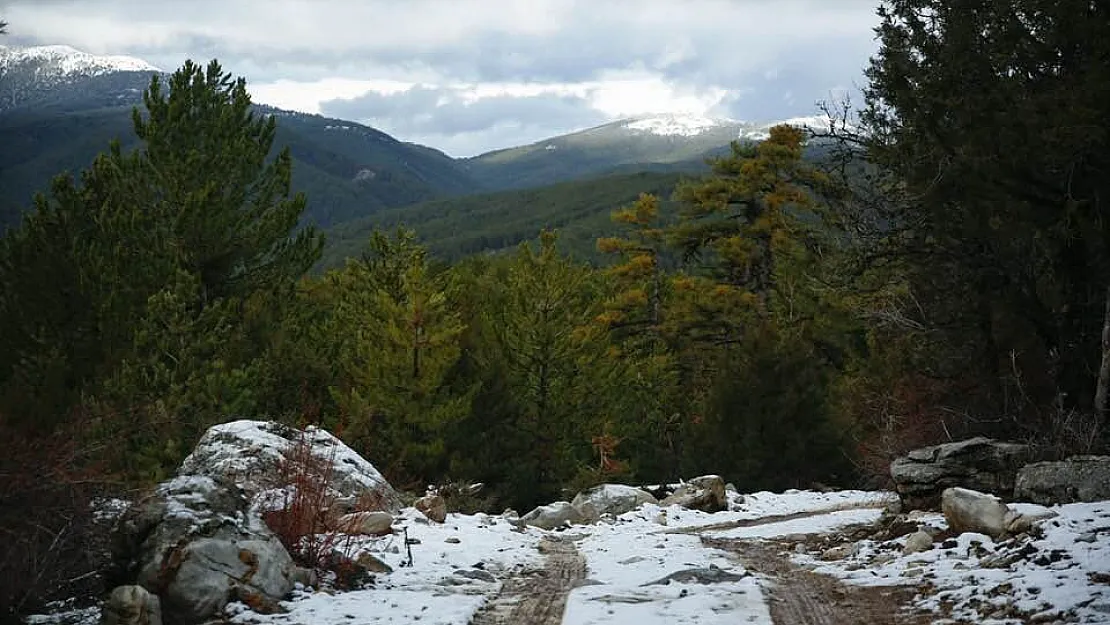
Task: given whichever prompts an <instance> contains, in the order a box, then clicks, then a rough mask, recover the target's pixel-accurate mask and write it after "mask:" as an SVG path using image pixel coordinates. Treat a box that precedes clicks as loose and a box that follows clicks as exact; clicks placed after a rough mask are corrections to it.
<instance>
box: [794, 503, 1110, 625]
mask: <svg viewBox="0 0 1110 625" xmlns="http://www.w3.org/2000/svg"><path fill="white" fill-rule="evenodd" d="M1011 507H1012V508H1015V509H1017V510H1018V511H1019V512H1025V513H1038V514H1040V513H1044V512H1047V511H1051V512H1055V513H1056V514H1057V516H1056V517H1054V518H1051V519H1047V520H1045V521H1042V522H1041V523H1039V528H1040V531H1039V532H1036V531H1035V532H1034V533H1033V534H1034V535H1033V536H1030V537H1028V538H1025V539H1022V538H1014V539H1008V540H1002V541H999V542H995V541H993V540H991V539H990V537H988V536H985V535H982V534H973V533H965V534H961V535H959V536H956V537H953V538H951V539H949V540H947V541H944V542H943V543H941V544H937V545H934V548H933V549H931V550H929V551H925V552H921V553H914V554H908V555H906V554H903V553H902V547H903V545H904V544H905V542H906V539H905V538H904V537H903V538H901V539H898V540H893V541H887V542H882V543H880V542H874V541H861V542H859V543H857V546H856V548H855V550H854V551H855V553H854V554H852V555H850V556H849V557H847V558H845V559H842V560H836V561H832V562H823V561H821V560H819V559H817V558H814V557H813V556H812V555H798V556H795V561H797V562H799V563H803V564H809V565H812V566H814V567H815V569H814V570H816V571H817V572H820V573H826V574H829V575H834V576H836V577H838V578H841V579H843V580H845V581H847V582H849V583H852V584H861V585H872V586H889V585H905V584H912V585H915V586H918V587H919V589H920V591H921V594H919V595H918V599H917V603H918V605H919V606H920V607H923V608H926V609H928V610H929V611H931V612H934V613H937V614H940V615H946V616H948V617H949V618H948V619H945V620H940V621H938V622H940V623H944V622H965V623H966V622H971V623H995V624H1003V623H1006V624H1009V623H1025V622H1035V623H1056V622H1078V623H1110V502H1098V503H1081V504H1068V505H1063V506H1055V507H1053V508H1049V509H1046V508H1043V507H1041V506H1035V505H1031V504H1012V505H1011ZM920 520H921V521H922V522H923V523H925V524H927V525H929V526H931V527H932V528H934V529H935V530H936V531H941V530H944V529H946V528H947V525H946V523H945V521H944V517H943V516H941V515H939V514H933V515H924V516H922V517H920ZM1037 535H1039V536H1040V537H1037Z"/></svg>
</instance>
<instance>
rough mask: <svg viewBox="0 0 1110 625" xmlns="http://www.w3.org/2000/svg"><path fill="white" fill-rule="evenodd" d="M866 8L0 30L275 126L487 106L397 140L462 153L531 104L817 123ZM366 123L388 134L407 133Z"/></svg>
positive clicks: (407, 11)
mask: <svg viewBox="0 0 1110 625" xmlns="http://www.w3.org/2000/svg"><path fill="white" fill-rule="evenodd" d="M877 3H878V0H835V1H834V0H589V1H587V0H190V1H189V2H184V1H183V0H176V1H175V0H8V1H7V2H6V3H4V6H5V8H4V9H2V12H3V13H4V18H5V20H6V21H8V22H11V26H10V27H9V31H10V33H11V34H10V37H9V39H10V40H11V42H12V43H16V44H44V43H65V44H69V45H72V46H74V47H77V48H81V49H85V50H88V51H90V52H95V53H101V54H129V55H133V56H137V57H140V58H143V59H145V60H147V61H149V62H151V63H153V64H155V65H158V66H160V67H165V68H174V67H177V66H179V65H180V64H181V63H182V62H183V61H184V60H185V58H192V59H193V60H196V61H202V62H203V61H206V60H208V59H210V58H219V59H220V60H221V62H222V63H223V65H224V67H225V68H226V69H228V70H229V71H231V72H233V73H235V74H237V75H243V76H246V77H247V79H248V83H249V85H250V89H251V91H252V93H253V94H254V96H255V99H256V100H258V101H261V102H266V103H270V104H274V105H276V106H281V107H283V108H291V109H295V110H302V111H308V112H322V111H323V109H324V108H326V107H325V103H327V102H333V101H344V100H346V101H352V102H358V101H360V100H359V98H361V97H363V96H366V95H367V94H377V95H386V96H400V94H402V93H403V92H405V91H406V90H411V89H413V88H416V87H418V86H419V87H422V88H426V89H432V90H438V91H436V93H437V94H438V97H439V98H441V99H440V100H437V101H435V102H432V103H431V107H430V108H427V109H426V110H423V111H422V113H421V114H422V115H425V116H431V118H432V119H431V122H433V123H434V122H436V121H437V119H436V116H437V115H438V116H441V118H440V119H439V120H438V121H439V123H440V125H441V126H442V127H443V128H444V129H447V128H458V127H460V124H457V123H454V121H453V120H451V119H447V118H443V117H442V116H445V115H464V116H466V115H472V114H473V113H474V110H467V109H465V108H459V107H460V106H464V107H465V105H467V104H468V103H469V104H470V105H474V104H478V103H481V102H483V101H484V102H485V104H482V106H486V107H487V109H483V110H488V105H489V104H490V102H491V101H492V102H496V105H497V107H496V108H497V110H498V111H501V112H503V114H504V116H505V117H504V119H501V120H498V121H497V123H495V124H491V125H490V126H489V127H488V128H487V129H485V130H466V131H458V136H455V135H449V134H442V135H436V134H434V133H432V134H423V135H419V136H401V137H400V138H402V139H405V140H420V138H421V137H422V138H428V137H431V138H433V139H435V140H437V141H440V142H441V143H440V144H435V145H436V147H441V148H444V149H446V148H445V146H446V145H448V144H450V145H451V146H453V147H452V148H451V149H452V150H454V151H456V152H459V151H462V152H466V151H469V150H470V149H472V148H477V147H478V146H482V147H484V146H489V145H492V144H493V143H495V142H497V141H508V142H510V143H520V142H523V141H525V140H527V139H528V138H529V137H531V136H532V135H531V133H532V132H543V131H547V130H550V129H553V128H555V127H557V126H558V123H555V122H553V121H550V120H545V119H541V118H537V119H527V118H525V116H526V115H540V116H546V115H551V114H552V109H551V108H550V106H553V104H552V102H551V101H550V100H545V101H546V102H547V103H548V104H547V105H545V106H538V105H537V104H536V102H537V101H538V100H536V98H540V99H543V98H550V97H553V96H559V97H563V98H568V99H566V100H564V101H561V102H560V104H559V105H558V107H557V110H558V111H560V113H561V114H563V115H564V117H563V118H562V120H563V122H565V123H570V121H577V122H585V121H587V120H595V119H612V118H615V117H622V116H630V115H638V114H645V113H655V112H679V111H681V112H691V113H699V114H727V115H730V116H733V117H740V118H744V119H753V120H754V119H768V118H773V117H791V116H796V115H807V114H812V113H813V103H814V101H815V100H817V99H821V98H824V97H827V94H828V93H829V92H830V90H833V89H836V88H839V87H841V86H843V85H849V84H853V82H858V81H860V78H861V71H860V70H861V68H862V67H863V65H864V64H865V63H866V60H867V56H868V55H869V54H870V53H871V52H872V51H873V50H874V46H875V42H874V37H873V33H872V27H873V25H874V24H875V23H876V21H877V19H876V17H875V15H874V6H875V5H876V4H877ZM788 94H789V97H788ZM491 98H493V99H495V100H490V99H491ZM514 99H515V100H514ZM514 101H516V102H518V103H519V107H518V108H517V109H513V107H512V103H513V102H514ZM366 102H367V103H368V104H370V103H373V102H372V101H371V100H369V99H368V100H366ZM422 102H423V101H422ZM425 104H427V103H425ZM569 106H577V107H580V108H581V111H580V114H571V113H570V111H568V110H566V107H569ZM345 110H347V111H348V112H349V113H350V114H355V115H357V114H358V111H357V110H356V109H354V108H351V107H348V108H347V109H345ZM475 110H476V109H475ZM514 111H515V112H514ZM391 115H394V116H402V117H403V116H404V110H401V109H398V110H396V111H394V112H393V113H391ZM363 118H365V119H374V121H375V123H377V124H379V125H380V126H381V127H382V128H383V129H386V128H389V127H391V126H392V127H398V128H400V127H405V126H406V124H407V123H408V122H406V121H405V120H404V119H401V118H396V119H393V118H389V119H384V120H383V119H379V118H371V117H369V116H368V115H365V116H363ZM467 119H468V120H469V121H474V119H473V118H472V117H467ZM563 122H560V123H563ZM513 129H516V130H515V132H517V133H518V134H516V135H514V134H513V132H514V130H513ZM537 138H539V137H537ZM466 146H471V147H469V148H468V147H466ZM449 151H450V150H449Z"/></svg>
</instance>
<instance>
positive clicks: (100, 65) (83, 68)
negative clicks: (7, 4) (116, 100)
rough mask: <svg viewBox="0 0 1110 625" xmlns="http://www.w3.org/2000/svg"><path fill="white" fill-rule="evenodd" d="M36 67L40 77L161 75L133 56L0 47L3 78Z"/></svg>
mask: <svg viewBox="0 0 1110 625" xmlns="http://www.w3.org/2000/svg"><path fill="white" fill-rule="evenodd" d="M24 65H34V66H35V67H36V69H37V70H38V71H39V73H40V75H42V76H44V77H45V76H47V75H52V76H73V75H79V76H99V75H101V74H107V73H110V72H160V71H162V70H161V69H159V68H157V67H155V66H153V65H151V64H150V63H147V62H146V61H144V60H142V59H137V58H135V57H131V56H98V55H95V54H89V53H88V52H82V51H80V50H78V49H76V48H71V47H69V46H36V47H32V48H10V47H7V46H0V74H3V73H4V72H7V71H9V70H12V69H17V68H19V67H20V66H24Z"/></svg>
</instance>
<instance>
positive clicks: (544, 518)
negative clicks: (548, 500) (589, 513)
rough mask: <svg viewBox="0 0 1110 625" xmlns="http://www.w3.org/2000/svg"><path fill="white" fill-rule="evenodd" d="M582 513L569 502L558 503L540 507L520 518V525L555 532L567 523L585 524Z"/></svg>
mask: <svg viewBox="0 0 1110 625" xmlns="http://www.w3.org/2000/svg"><path fill="white" fill-rule="evenodd" d="M585 521H586V519H585V517H583V516H582V513H581V512H579V511H578V508H575V507H574V506H572V505H571V504H570V502H567V501H556V502H555V503H552V504H548V505H546V506H539V507H537V508H536V509H535V510H533V511H531V512H529V513H528V514H526V515H524V516H522V517H520V523H522V524H523V525H531V526H532V527H538V528H540V529H545V530H553V529H555V528H556V527H562V526H564V525H566V524H567V523H584V522H585Z"/></svg>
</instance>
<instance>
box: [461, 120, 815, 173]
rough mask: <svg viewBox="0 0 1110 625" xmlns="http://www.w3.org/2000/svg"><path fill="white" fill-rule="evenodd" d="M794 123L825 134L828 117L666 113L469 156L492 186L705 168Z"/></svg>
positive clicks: (474, 169)
mask: <svg viewBox="0 0 1110 625" xmlns="http://www.w3.org/2000/svg"><path fill="white" fill-rule="evenodd" d="M779 124H790V125H792V126H797V127H799V128H807V129H810V130H812V131H814V132H817V133H820V132H822V131H827V130H828V129H829V127H830V125H831V123H830V120H829V118H827V117H823V116H813V117H794V118H790V119H785V120H774V121H767V122H747V121H739V120H735V119H727V118H720V117H707V116H704V115H692V114H675V113H667V114H660V115H645V116H641V117H632V118H627V119H620V120H616V121H613V122H609V123H607V124H603V125H601V126H596V127H594V128H587V129H585V130H580V131H578V132H573V133H570V134H566V135H561V136H558V137H552V138H550V139H545V140H543V141H538V142H536V143H533V144H531V145H525V146H520V147H515V148H509V149H507V150H497V151H494V152H489V153H486V154H481V155H479V156H476V157H473V158H471V159H467V163H468V165H469V167H470V168H471V172H472V173H473V175H474V176H475V177H476V178H478V179H479V180H481V181H483V182H484V183H485V184H487V185H488V186H490V187H491V188H522V187H529V186H538V185H545V184H551V183H553V182H559V181H563V180H570V179H574V178H582V177H587V176H595V175H600V174H604V173H607V172H612V171H632V170H645V169H648V170H677V171H692V170H698V169H702V168H704V161H705V159H706V157H710V156H714V155H719V154H723V153H725V152H727V150H728V149H729V145H730V144H731V143H732V142H733V141H736V140H741V141H762V140H763V139H766V138H767V137H768V136H769V131H770V129H771V127H773V126H776V125H779Z"/></svg>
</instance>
